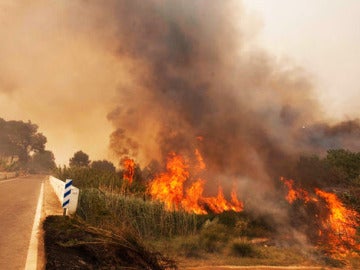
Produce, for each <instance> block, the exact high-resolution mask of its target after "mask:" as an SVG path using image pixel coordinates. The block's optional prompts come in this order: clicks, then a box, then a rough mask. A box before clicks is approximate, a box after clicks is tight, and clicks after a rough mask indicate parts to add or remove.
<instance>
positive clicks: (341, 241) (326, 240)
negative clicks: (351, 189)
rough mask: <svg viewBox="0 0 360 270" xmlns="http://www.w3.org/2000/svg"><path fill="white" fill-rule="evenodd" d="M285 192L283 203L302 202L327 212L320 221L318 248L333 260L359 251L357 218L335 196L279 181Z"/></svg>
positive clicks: (359, 224) (289, 182)
mask: <svg viewBox="0 0 360 270" xmlns="http://www.w3.org/2000/svg"><path fill="white" fill-rule="evenodd" d="M280 180H281V181H282V182H283V183H284V185H285V186H286V187H287V189H288V193H287V195H286V200H287V201H288V202H289V203H291V204H292V203H294V202H295V201H296V200H301V201H303V202H304V204H305V205H306V204H308V203H310V202H311V203H313V204H315V205H316V206H317V207H318V208H319V209H326V210H327V212H326V213H327V214H326V215H324V216H319V215H316V218H320V219H321V220H320V221H319V231H318V244H320V245H321V246H322V247H323V248H325V250H326V251H327V252H328V253H330V254H331V255H333V256H335V257H336V256H338V255H340V256H343V255H346V254H349V252H350V251H351V250H356V251H360V245H359V244H358V243H357V241H356V234H357V233H356V228H357V227H359V226H360V215H359V213H357V212H356V211H354V210H351V209H347V208H346V207H345V206H344V205H343V203H342V202H341V201H340V200H339V198H338V197H337V196H336V194H334V193H329V192H325V191H323V190H321V189H318V188H315V189H314V191H313V192H309V191H306V190H304V189H301V188H298V187H295V184H294V180H287V179H285V178H281V179H280Z"/></svg>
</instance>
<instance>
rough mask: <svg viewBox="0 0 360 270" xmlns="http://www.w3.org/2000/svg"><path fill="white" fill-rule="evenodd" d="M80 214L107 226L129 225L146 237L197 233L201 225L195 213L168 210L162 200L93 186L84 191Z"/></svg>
mask: <svg viewBox="0 0 360 270" xmlns="http://www.w3.org/2000/svg"><path fill="white" fill-rule="evenodd" d="M77 213H78V215H79V216H80V217H82V218H83V219H84V220H85V221H86V222H88V223H90V224H93V225H95V226H100V227H104V228H107V229H109V228H114V227H115V228H116V227H117V228H121V227H123V226H130V227H132V228H133V229H134V230H136V231H137V232H138V233H139V234H140V235H141V236H142V237H146V238H149V237H150V238H152V237H156V238H158V237H172V236H178V235H189V234H194V233H195V232H196V231H197V226H198V219H197V216H196V215H194V214H189V213H186V212H183V211H166V210H165V207H164V205H163V204H162V203H159V202H154V201H145V200H143V199H141V198H137V197H134V196H124V195H121V194H116V193H110V192H103V191H100V190H99V189H94V188H91V189H84V190H82V191H81V193H80V199H79V207H78V211H77Z"/></svg>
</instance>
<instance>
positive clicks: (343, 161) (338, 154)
mask: <svg viewBox="0 0 360 270" xmlns="http://www.w3.org/2000/svg"><path fill="white" fill-rule="evenodd" d="M325 160H326V161H327V162H328V163H329V164H330V165H331V166H333V167H335V168H337V169H338V170H340V171H342V172H343V173H344V174H345V178H346V179H344V180H347V181H350V182H351V181H353V180H355V179H357V178H358V177H359V176H360V152H359V153H354V152H351V151H349V150H345V149H331V150H328V151H327V156H326V159H325Z"/></svg>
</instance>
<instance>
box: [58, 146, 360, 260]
mask: <svg viewBox="0 0 360 270" xmlns="http://www.w3.org/2000/svg"><path fill="white" fill-rule="evenodd" d="M74 157H75V155H74ZM82 158H85V162H84V163H82V165H71V164H70V166H69V167H59V168H57V169H56V170H55V176H56V177H58V178H60V179H67V178H71V179H73V181H74V185H75V186H77V187H79V188H80V189H81V193H80V200H79V207H78V210H77V215H76V216H77V218H79V219H80V220H82V222H85V223H86V224H89V226H93V227H95V228H99V229H101V230H107V231H111V232H122V231H124V230H127V231H129V228H130V231H131V233H132V234H133V235H135V236H136V237H137V239H142V240H141V241H142V243H144V245H145V246H147V247H148V248H149V249H150V250H156V251H160V252H161V253H162V254H164V255H165V256H167V257H170V258H174V259H175V260H176V261H178V262H179V263H180V265H181V266H187V265H192V266H193V265H201V264H203V263H204V262H207V263H208V264H218V265H219V264H240V265H254V264H266V265H311V264H312V265H314V264H317V265H327V266H335V267H342V266H344V265H346V264H350V265H351V266H352V267H358V266H359V260H358V259H353V258H351V259H350V260H345V259H346V258H344V260H343V259H334V258H330V257H328V256H326V255H325V254H322V253H321V252H320V251H319V250H316V249H312V248H310V247H309V246H306V245H305V243H300V242H297V241H294V242H291V241H289V239H287V236H286V235H283V233H284V231H282V230H279V229H278V225H279V224H276V223H274V220H273V218H272V217H270V216H264V215H259V214H257V215H254V214H253V213H251V212H246V211H244V212H240V213H236V212H224V213H222V214H207V215H195V214H191V213H187V212H184V211H168V210H166V209H165V207H164V205H163V204H162V203H160V202H155V201H152V200H150V199H149V197H148V194H147V190H146V186H147V183H148V181H149V180H150V179H151V178H152V177H153V175H154V174H156V173H157V166H154V164H152V166H148V167H146V168H144V169H141V168H140V167H139V166H136V167H135V172H134V181H133V182H132V184H131V185H128V184H127V182H126V181H125V180H124V171H122V170H120V171H115V169H113V168H114V167H113V166H112V165H111V164H108V162H106V161H102V162H99V161H96V162H90V161H87V160H86V159H87V158H86V156H84V155H82ZM84 164H85V165H84ZM93 164H94V165H93ZM95 164H96V165H95ZM101 164H102V165H103V166H101ZM105 168H107V169H105ZM359 174H360V153H353V152H350V151H347V150H342V149H340V150H330V151H328V153H327V155H326V156H325V157H323V158H320V157H318V156H307V157H301V158H299V159H298V160H297V161H296V162H295V163H294V166H293V168H291V170H289V175H288V176H289V177H293V178H296V179H298V180H299V181H300V183H301V185H302V186H303V187H306V186H312V187H320V188H331V189H334V190H337V194H338V196H339V197H340V198H341V199H342V201H343V202H344V203H345V204H346V205H347V206H348V207H351V208H353V209H356V210H357V211H359V210H360V201H359V198H360V197H359V196H358V195H359V189H360V184H359Z"/></svg>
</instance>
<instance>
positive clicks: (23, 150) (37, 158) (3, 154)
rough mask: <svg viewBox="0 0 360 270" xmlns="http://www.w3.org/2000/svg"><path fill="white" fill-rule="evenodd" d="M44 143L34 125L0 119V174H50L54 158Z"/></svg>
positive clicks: (44, 140)
mask: <svg viewBox="0 0 360 270" xmlns="http://www.w3.org/2000/svg"><path fill="white" fill-rule="evenodd" d="M46 142H47V139H46V137H45V136H44V135H43V134H42V133H40V132H38V126H37V125H36V124H33V123H31V122H30V121H29V122H23V121H13V120H12V121H6V120H4V119H2V118H0V172H15V173H17V174H19V173H20V174H24V173H49V172H51V171H52V170H53V169H54V168H55V167H56V164H55V157H54V154H53V153H52V152H51V151H49V150H46Z"/></svg>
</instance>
